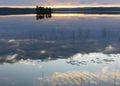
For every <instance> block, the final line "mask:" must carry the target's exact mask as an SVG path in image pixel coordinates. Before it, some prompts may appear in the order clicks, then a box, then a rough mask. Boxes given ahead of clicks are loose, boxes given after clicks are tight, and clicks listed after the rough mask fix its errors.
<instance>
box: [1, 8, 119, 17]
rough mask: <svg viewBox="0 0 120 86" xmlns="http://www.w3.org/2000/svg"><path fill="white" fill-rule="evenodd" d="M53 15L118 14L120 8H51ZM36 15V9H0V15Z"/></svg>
mask: <svg viewBox="0 0 120 86" xmlns="http://www.w3.org/2000/svg"><path fill="white" fill-rule="evenodd" d="M52 10H53V13H82V14H120V7H82V8H53V9H52ZM12 14H16V15H17V14H36V8H9V7H0V15H12Z"/></svg>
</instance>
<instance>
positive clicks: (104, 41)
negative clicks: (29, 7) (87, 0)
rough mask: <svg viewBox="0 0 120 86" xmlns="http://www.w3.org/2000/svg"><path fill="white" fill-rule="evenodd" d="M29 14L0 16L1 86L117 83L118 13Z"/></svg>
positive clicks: (103, 85)
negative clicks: (110, 14)
mask: <svg viewBox="0 0 120 86" xmlns="http://www.w3.org/2000/svg"><path fill="white" fill-rule="evenodd" d="M35 16H36V15H32V16H31V15H30V16H24V15H23V16H12V17H7V18H1V21H0V25H1V26H0V64H1V65H0V71H1V72H0V85H1V86H13V85H15V86H80V85H82V86H99V85H100V86H113V85H114V86H117V85H118V86H119V85H120V83H119V81H120V79H119V77H120V72H119V70H120V67H119V65H118V64H119V63H120V62H119V61H120V47H119V43H120V35H119V32H120V29H119V27H120V24H119V23H120V21H119V16H113V15H112V16H106V15H105V16H103V15H99V16H98V15H97V16H96V15H79V16H77V15H69V16H66V15H62V16H61V15H56V14H55V15H54V14H52V17H51V15H41V14H40V15H37V16H38V18H37V19H43V18H44V20H42V21H36V20H35ZM46 16H47V17H46ZM48 17H50V19H46V18H48ZM6 25H7V26H6ZM116 65H117V68H115V67H116ZM104 67H105V68H104ZM106 67H107V68H106ZM101 68H103V69H102V70H101ZM114 69H115V70H114ZM28 71H29V72H28ZM22 83H24V84H22Z"/></svg>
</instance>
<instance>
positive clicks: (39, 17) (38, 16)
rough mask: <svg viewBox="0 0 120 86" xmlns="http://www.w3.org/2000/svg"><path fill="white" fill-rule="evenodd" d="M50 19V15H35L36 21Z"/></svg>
mask: <svg viewBox="0 0 120 86" xmlns="http://www.w3.org/2000/svg"><path fill="white" fill-rule="evenodd" d="M51 17H52V14H37V15H36V19H37V20H41V19H49V18H51Z"/></svg>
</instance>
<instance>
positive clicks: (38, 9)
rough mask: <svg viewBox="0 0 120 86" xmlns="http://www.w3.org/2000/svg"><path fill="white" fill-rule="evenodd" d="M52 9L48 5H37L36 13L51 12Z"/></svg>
mask: <svg viewBox="0 0 120 86" xmlns="http://www.w3.org/2000/svg"><path fill="white" fill-rule="evenodd" d="M51 13H52V9H51V8H47V7H41V6H40V7H39V6H36V14H51Z"/></svg>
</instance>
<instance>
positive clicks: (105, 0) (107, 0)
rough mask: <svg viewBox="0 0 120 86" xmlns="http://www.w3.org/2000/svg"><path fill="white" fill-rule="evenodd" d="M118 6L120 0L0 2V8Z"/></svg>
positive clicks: (9, 0)
mask: <svg viewBox="0 0 120 86" xmlns="http://www.w3.org/2000/svg"><path fill="white" fill-rule="evenodd" d="M36 5H42V6H58V5H59V6H60V5H61V6H63V5H64V6H70V5H71V6H78V5H120V0H0V6H36Z"/></svg>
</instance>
